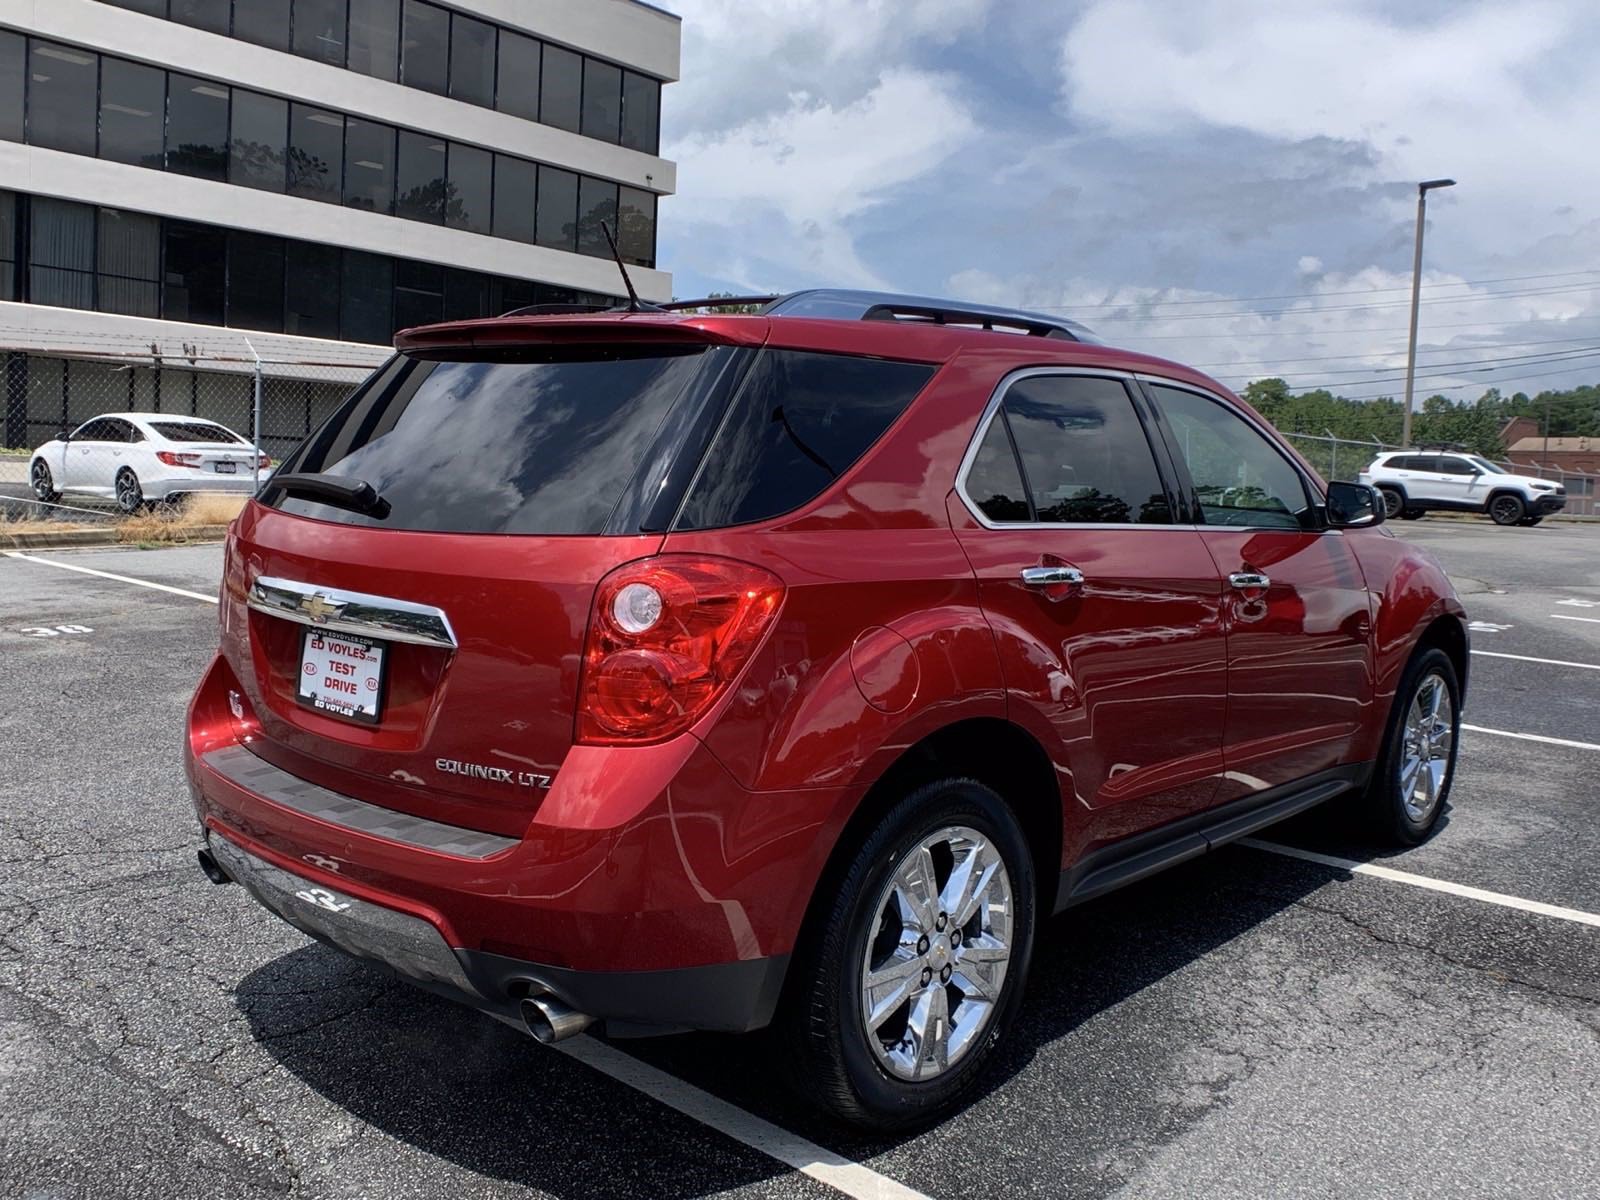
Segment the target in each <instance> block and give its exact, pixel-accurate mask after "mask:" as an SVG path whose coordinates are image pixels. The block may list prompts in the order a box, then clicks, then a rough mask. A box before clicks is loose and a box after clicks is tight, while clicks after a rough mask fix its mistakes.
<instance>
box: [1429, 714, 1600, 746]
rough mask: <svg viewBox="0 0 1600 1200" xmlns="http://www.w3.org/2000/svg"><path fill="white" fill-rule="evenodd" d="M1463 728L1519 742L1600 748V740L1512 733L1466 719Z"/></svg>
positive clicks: (1462, 724)
mask: <svg viewBox="0 0 1600 1200" xmlns="http://www.w3.org/2000/svg"><path fill="white" fill-rule="evenodd" d="M1461 728H1463V729H1470V730H1471V731H1472V732H1473V733H1492V734H1494V736H1495V737H1506V738H1516V739H1517V740H1518V741H1519V742H1543V743H1544V744H1545V745H1547V746H1570V747H1572V748H1573V749H1574V750H1600V742H1575V741H1573V740H1572V739H1571V738H1558V737H1546V736H1545V735H1544V734H1542V733H1512V732H1511V730H1509V729H1490V728H1488V727H1487V726H1484V725H1468V724H1467V723H1466V722H1465V721H1463V722H1462V723H1461Z"/></svg>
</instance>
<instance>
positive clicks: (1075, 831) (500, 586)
mask: <svg viewBox="0 0 1600 1200" xmlns="http://www.w3.org/2000/svg"><path fill="white" fill-rule="evenodd" d="M397 346H398V350H399V353H398V354H397V355H396V356H395V357H394V358H393V359H392V360H391V361H390V362H389V363H388V364H387V365H386V366H384V367H383V368H382V369H381V370H379V371H378V372H377V373H376V374H375V375H374V376H373V377H372V378H371V379H370V380H369V381H368V382H367V383H366V384H364V385H363V386H362V387H361V388H360V390H359V391H357V392H356V393H355V394H354V395H353V396H351V398H350V399H349V400H348V401H347V402H345V403H344V404H343V405H342V406H341V407H340V408H339V409H338V410H337V412H335V413H334V415H333V416H332V417H331V418H330V419H329V420H328V421H327V423H326V424H324V425H323V426H322V427H321V428H320V429H319V430H318V431H317V432H316V433H315V434H313V435H312V436H311V437H310V438H309V439H308V440H307V441H306V442H305V444H304V445H303V446H302V447H301V448H300V449H299V450H298V451H297V452H296V453H295V454H294V455H292V456H291V457H290V458H289V459H288V461H287V462H286V463H285V464H284V466H283V468H282V470H281V471H280V472H279V473H278V474H277V475H275V476H274V477H273V479H272V480H271V481H270V483H269V484H268V485H267V486H266V487H265V488H264V490H263V491H262V493H261V494H260V496H259V497H257V498H256V499H255V500H254V501H252V502H251V503H250V505H249V507H248V508H247V509H246V511H245V512H244V513H243V514H242V515H241V516H240V518H239V519H238V521H237V523H236V525H235V527H234V529H233V531H232V532H231V534H230V536H229V538H228V543H227V549H226V566H225V576H224V581H223V585H222V603H221V606H220V622H221V650H220V652H219V653H218V655H217V656H216V658H215V660H214V661H213V662H212V663H211V665H210V667H209V668H208V670H207V671H206V674H205V677H204V679H203V680H202V682H201V683H200V686H199V690H198V692H197V693H196V695H195V698H194V702H193V705H192V707H191V710H190V714H189V726H188V740H187V741H188V744H187V750H188V756H187V765H188V773H189V779H190V782H191V784H192V788H193V793H194V798H195V804H196V808H197V810H198V813H199V817H200V821H201V824H202V827H203V837H204V849H202V850H201V851H200V858H201V863H202V865H203V867H204V868H205V870H206V872H207V874H208V875H210V876H211V877H212V878H213V879H215V880H216V881H218V882H226V881H229V880H236V881H238V882H240V883H242V884H244V885H245V886H246V887H247V888H248V889H249V890H250V891H251V892H252V893H253V894H254V895H255V897H256V898H257V899H258V900H259V901H261V902H262V903H263V904H265V905H266V906H268V907H269V908H271V909H273V910H274V911H276V912H277V913H278V914H279V915H280V916H282V917H284V918H286V919H287V920H289V921H290V922H292V923H293V924H294V925H296V926H298V927H299V928H301V929H303V930H305V931H306V932H307V933H309V934H312V935H314V936H316V937H318V938H321V939H322V940H324V941H326V942H329V943H331V944H332V945H334V946H337V947H339V948H341V949H343V950H345V951H347V952H349V953H350V954H353V955H356V956H359V957H361V958H364V959H369V960H375V961H376V962H379V963H382V964H384V965H386V966H387V967H389V968H391V969H392V970H394V971H395V972H397V973H398V974H399V975H401V976H403V977H404V978H406V979H407V980H409V981H411V982H412V983H415V984H418V985H420V986H423V987H426V988H430V989H434V990H436V991H440V992H443V993H444V994H446V995H449V996H452V997H455V998H456V999H459V1000H463V1001H465V1002H466V1003H468V1004H471V1005H473V1006H476V1007H477V1008H480V1009H482V1010H485V1011H487V1012H489V1013H491V1014H493V1015H495V1016H497V1017H500V1018H501V1019H504V1020H507V1021H510V1022H513V1023H515V1024H517V1025H518V1026H519V1027H526V1028H527V1029H528V1030H529V1031H530V1032H531V1033H533V1034H534V1035H535V1036H536V1037H538V1038H539V1039H540V1040H542V1041H551V1040H555V1039H559V1038H563V1037H567V1036H569V1035H571V1034H573V1033H576V1032H579V1031H581V1030H582V1029H584V1028H585V1027H586V1026H588V1025H589V1024H591V1023H592V1022H598V1023H600V1024H601V1025H603V1027H604V1029H605V1031H606V1032H607V1033H608V1034H610V1035H612V1036H619V1037H620V1036H630V1035H641V1034H652V1033H662V1032H671V1031H681V1030H689V1029H705V1030H753V1029H756V1028H758V1027H761V1026H764V1025H767V1024H769V1023H772V1022H775V1021H776V1022H777V1023H778V1024H779V1025H780V1026H781V1032H782V1036H784V1037H785V1038H786V1039H787V1040H788V1043H789V1045H790V1047H791V1049H792V1050H793V1056H792V1057H793V1060H794V1062H795V1063H796V1064H797V1066H798V1068H799V1069H798V1070H797V1071H796V1072H795V1076H796V1078H797V1079H798V1080H800V1081H802V1082H803V1084H804V1085H805V1086H806V1087H807V1088H808V1089H809V1090H811V1091H812V1092H814V1093H815V1095H816V1096H817V1098H818V1099H820V1100H821V1101H822V1102H823V1103H824V1104H826V1105H827V1106H828V1107H830V1108H831V1109H833V1110H834V1111H835V1112H836V1113H838V1114H840V1115H842V1116H843V1117H845V1118H847V1119H851V1120H854V1121H858V1122H862V1123H869V1124H873V1125H877V1126H879V1127H895V1126H907V1125H911V1124H914V1123H917V1122H921V1121H926V1120H928V1119H929V1118H931V1117H933V1116H935V1115H937V1114H939V1113H941V1112H943V1111H946V1110H948V1108H949V1107H950V1106H951V1105H953V1104H954V1103H955V1102H956V1100H957V1099H958V1097H959V1096H960V1095H961V1094H962V1093H963V1092H964V1091H965V1090H966V1089H967V1088H968V1087H969V1086H970V1085H971V1084H972V1083H973V1081H974V1079H975V1077H976V1076H977V1075H978V1073H979V1072H980V1071H981V1070H982V1067H983V1064H984V1061H985V1059H987V1058H988V1057H989V1056H990V1055H991V1054H992V1053H993V1050H994V1047H995V1045H996V1043H997V1042H998V1041H999V1040H1000V1039H1001V1038H1002V1037H1004V1036H1005V1033H1006V1030H1007V1027H1008V1026H1009V1025H1010V1024H1011V1022H1012V1019H1013V1018H1014V1017H1015V1015H1016V1012H1017V1009H1018V1005H1019V1003H1020V1001H1021V996H1022V992H1023V987H1024V984H1025V982H1026V978H1027V974H1028V963H1029V956H1030V949H1031V946H1032V943H1033V939H1034V937H1035V934H1036V932H1037V931H1038V929H1039V928H1040V927H1041V925H1042V923H1043V919H1044V918H1045V917H1047V916H1049V915H1050V914H1051V913H1053V912H1057V911H1059V910H1061V909H1063V908H1065V907H1067V906H1069V905H1072V904H1076V903H1078V902H1080V901H1083V900H1086V899H1089V898H1090V897H1094V896H1098V895H1101V894H1102V893H1104V892H1107V891H1109V890H1111V889H1112V888H1115V887H1118V886H1119V885H1121V884H1125V883H1128V882H1130V881H1133V880H1136V879H1139V878H1142V877H1144V876H1146V875H1149V874H1150V873H1152V872H1154V871H1156V870H1159V869H1160V868H1162V867H1165V866H1167V865H1169V864H1172V863H1176V862H1180V861H1182V860H1184V859H1188V858H1191V857H1193V856H1195V855H1198V854H1202V853H1204V852H1206V851H1207V850H1209V849H1211V848H1213V847H1215V846H1217V845H1220V844H1222V843H1224V842H1227V841H1229V840H1231V839H1234V838H1237V837H1240V836H1242V835H1245V834H1248V833H1250V832H1252V831H1254V830H1256V829H1259V828H1260V827H1262V826H1264V825H1267V824H1269V823H1271V822H1273V821H1277V820H1280V819H1281V818H1283V817H1286V816H1288V815H1290V814H1291V813H1295V812H1298V811H1300V810H1302V809H1304V808H1307V807H1308V806H1310V805H1313V804H1316V803H1318V802H1320V801H1324V800H1330V799H1334V798H1336V797H1339V798H1341V803H1344V802H1348V803H1350V804H1351V805H1352V806H1355V807H1358V808H1361V809H1364V811H1365V813H1366V814H1367V816H1368V817H1370V818H1371V820H1372V821H1373V822H1375V823H1376V827H1377V828H1379V829H1381V830H1383V831H1385V833H1386V834H1387V835H1388V836H1389V837H1390V838H1393V839H1397V840H1399V841H1400V842H1402V843H1413V842H1416V841H1419V840H1420V839H1422V838H1423V837H1425V836H1426V835H1427V833H1428V832H1429V830H1430V829H1431V828H1432V826H1433V824H1434V822H1435V821H1436V820H1437V818H1438V816H1439V813H1440V810H1441V808H1442V807H1443V805H1444V804H1445V799H1446V796H1447V794H1448V792H1449V789H1450V781H1451V774H1452V771H1453V768H1454V764H1455V753H1456V741H1457V730H1458V728H1459V714H1460V711H1461V700H1462V692H1463V689H1464V686H1465V683H1466V678H1467V634H1466V627H1465V623H1464V620H1463V613H1462V607H1461V604H1460V603H1459V602H1458V600H1457V599H1456V596H1455V593H1454V591H1453V589H1452V588H1451V585H1450V582H1449V580H1448V579H1446V577H1445V575H1444V572H1443V571H1441V570H1440V568H1439V567H1438V565H1437V564H1436V563H1435V562H1434V561H1433V559H1432V558H1430V557H1429V556H1428V555H1427V554H1426V553H1425V552H1424V551H1422V550H1420V549H1418V548H1417V547H1416V546H1414V545H1411V544H1409V543H1407V542H1404V541H1401V540H1399V539H1397V538H1395V537H1394V536H1393V535H1392V534H1391V533H1390V532H1389V531H1388V530H1387V529H1385V528H1383V527H1382V521H1383V505H1382V503H1381V501H1377V500H1376V499H1375V493H1373V492H1372V490H1371V489H1370V488H1367V487H1365V486H1363V485H1358V484H1337V483H1336V484H1332V485H1324V484H1323V483H1322V481H1321V480H1319V479H1318V478H1317V476H1316V474H1315V473H1314V472H1313V471H1312V470H1311V469H1310V468H1309V467H1308V466H1307V465H1306V464H1305V462H1303V461H1302V460H1301V459H1300V458H1299V457H1298V456H1297V455H1296V454H1295V452H1294V451H1293V450H1292V449H1290V447H1289V446H1287V445H1286V444H1285V443H1284V442H1283V441H1282V440H1281V439H1280V438H1279V437H1278V436H1277V434H1276V433H1274V432H1273V430H1272V429H1271V428H1270V427H1269V426H1268V425H1267V424H1266V423H1265V422H1264V421H1262V420H1261V418H1260V417H1259V416H1257V415H1256V414H1255V413H1254V412H1253V411H1252V410H1251V409H1250V408H1249V407H1247V406H1246V405H1245V404H1243V403H1241V402H1240V401H1239V399H1238V398H1237V397H1235V396H1233V395H1232V394H1230V393H1229V392H1228V391H1227V389H1225V388H1223V387H1220V386H1218V385H1217V384H1216V383H1215V382H1214V381H1212V380H1211V379H1208V378H1207V377H1206V376H1204V375H1202V374H1200V373H1198V372H1196V371H1192V370H1189V369H1188V368H1186V367H1182V366H1179V365H1177V364H1174V363H1171V362H1165V361H1162V360H1159V359H1153V358H1148V357H1145V356H1143V355H1139V354H1133V353H1129V352H1127V351H1123V350H1115V349H1110V348H1107V347H1104V346H1101V345H1097V344H1093V342H1092V339H1090V338H1089V337H1088V336H1087V335H1086V333H1085V331H1083V330H1082V329H1080V328H1078V327H1077V326H1074V325H1071V324H1070V323H1065V322H1060V321H1057V320H1054V319H1052V318H1049V317H1043V316H1038V315H1033V314H1027V313H1020V312H1013V311H1010V310H991V309H974V308H970V307H966V308H962V307H956V306H952V305H948V304H944V303H942V302H938V301H932V300H922V299H915V298H906V297H894V296H882V295H876V294H864V293H855V292H808V293H798V294H796V295H793V296H788V297H784V298H781V299H778V300H776V301H773V302H771V303H769V304H768V305H767V306H766V308H765V309H764V310H763V311H762V312H761V313H760V314H759V315H701V314H698V313H695V312H687V311H672V312H669V311H643V312H640V311H630V312H619V311H611V312H606V313H597V314H583V315H578V314H558V315H515V314H514V315H512V316H509V317H502V318H498V319H491V320H477V321H467V322H460V323H455V324H448V325H439V326H434V327H430V328H426V329H415V330H410V331H407V332H405V333H402V334H401V335H400V336H399V337H398V338H397Z"/></svg>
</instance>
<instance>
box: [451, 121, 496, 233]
mask: <svg viewBox="0 0 1600 1200" xmlns="http://www.w3.org/2000/svg"><path fill="white" fill-rule="evenodd" d="M449 180H450V187H449V201H448V203H447V204H446V206H445V214H444V223H445V224H446V225H448V226H450V227H451V228H452V229H465V230H467V231H468V232H469V233H488V232H489V211H490V206H491V205H492V203H493V199H492V197H493V195H494V155H492V154H490V153H489V152H488V151H487V150H479V149H478V148H477V147H476V146H463V145H460V144H458V143H455V142H452V143H451V144H450V155H449Z"/></svg>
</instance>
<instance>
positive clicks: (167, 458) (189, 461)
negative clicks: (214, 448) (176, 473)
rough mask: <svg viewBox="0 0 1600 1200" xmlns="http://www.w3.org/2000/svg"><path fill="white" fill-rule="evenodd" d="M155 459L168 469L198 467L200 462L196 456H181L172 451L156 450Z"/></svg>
mask: <svg viewBox="0 0 1600 1200" xmlns="http://www.w3.org/2000/svg"><path fill="white" fill-rule="evenodd" d="M156 457H157V458H159V459H160V460H161V461H162V462H164V463H166V464H167V466H169V467H198V466H199V465H200V461H201V456H200V455H198V454H183V453H180V452H178V451H174V450H157V451H156Z"/></svg>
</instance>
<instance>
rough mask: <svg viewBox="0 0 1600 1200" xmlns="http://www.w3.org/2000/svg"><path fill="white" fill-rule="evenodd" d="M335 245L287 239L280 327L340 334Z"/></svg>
mask: <svg viewBox="0 0 1600 1200" xmlns="http://www.w3.org/2000/svg"><path fill="white" fill-rule="evenodd" d="M340 257H341V252H340V250H339V248H338V247H337V246H322V245H318V244H317V243H315V242H290V243H289V245H288V248H287V259H286V266H287V269H286V270H285V272H284V282H285V295H284V303H283V309H284V314H283V331H284V332H285V333H294V334H299V335H300V336H301V337H316V338H336V337H338V336H339V277H340V269H339V267H340V263H339V260H340Z"/></svg>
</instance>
